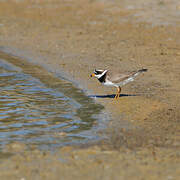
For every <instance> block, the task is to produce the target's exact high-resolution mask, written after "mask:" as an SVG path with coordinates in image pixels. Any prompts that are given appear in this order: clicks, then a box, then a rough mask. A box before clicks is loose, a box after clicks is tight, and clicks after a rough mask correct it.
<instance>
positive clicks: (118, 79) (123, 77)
mask: <svg viewBox="0 0 180 180" xmlns="http://www.w3.org/2000/svg"><path fill="white" fill-rule="evenodd" d="M136 73H137V71H133V72H130V73H126V74H116V75H112V76H109V75H108V74H107V79H108V80H110V81H111V82H113V83H120V82H122V81H124V80H126V79H128V78H130V77H132V76H134V75H135V74H136Z"/></svg>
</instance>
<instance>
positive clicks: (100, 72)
mask: <svg viewBox="0 0 180 180" xmlns="http://www.w3.org/2000/svg"><path fill="white" fill-rule="evenodd" d="M106 72H107V70H100V69H98V70H96V69H95V70H94V72H93V73H92V74H91V75H90V77H96V78H97V79H99V78H100V77H102V76H103V75H104V74H105V73H106Z"/></svg>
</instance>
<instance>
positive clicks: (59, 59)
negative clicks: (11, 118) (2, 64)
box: [0, 0, 180, 179]
mask: <svg viewBox="0 0 180 180" xmlns="http://www.w3.org/2000/svg"><path fill="white" fill-rule="evenodd" d="M171 2H172V1H171ZM171 2H170V1H168V0H166V1H157V2H156V3H155V2H153V3H152V2H151V1H150V0H147V1H146V3H144V2H143V3H142V0H137V1H135V2H133V3H132V2H131V1H129V0H126V1H125V0H124V1H106V0H105V1H96V0H95V1H87V0H80V1H78V2H77V1H75V0H72V1H57V0H55V1H51V2H50V1H48V0H47V1H43V2H41V1H35V2H33V1H32V2H28V3H27V2H24V1H22V2H21V1H6V2H0V46H1V50H2V51H6V52H9V53H11V54H14V55H17V56H20V57H24V58H25V59H30V60H31V61H32V62H33V63H37V64H39V65H42V66H44V67H47V68H49V70H50V71H54V72H56V73H57V72H60V73H62V72H63V73H62V74H63V75H65V76H67V77H68V78H69V79H71V80H73V81H76V84H78V86H79V87H82V88H84V89H85V90H87V91H86V93H87V94H88V95H100V96H105V95H111V94H114V93H115V91H116V90H115V89H113V88H107V87H103V86H101V85H100V84H99V83H98V82H97V81H96V80H94V79H90V77H89V74H90V73H91V72H92V71H93V69H94V68H107V69H111V70H113V71H122V72H124V71H131V70H136V69H140V68H142V67H144V68H148V72H147V73H145V74H144V75H141V76H139V77H138V78H137V79H136V81H134V82H133V83H131V84H129V85H127V86H125V87H123V89H122V96H121V97H120V98H119V100H118V101H115V100H113V99H112V98H97V99H96V100H97V101H98V102H100V103H102V104H103V105H104V106H105V109H106V111H107V112H108V113H109V114H110V115H111V120H110V122H109V123H108V127H107V129H106V130H105V131H103V132H99V133H100V135H101V134H102V135H106V136H107V138H106V139H105V140H104V141H101V142H98V143H95V144H90V145H88V144H87V145H83V146H80V147H64V148H62V149H60V150H59V151H57V152H56V153H55V154H50V153H48V152H41V151H38V150H37V149H34V150H32V151H31V152H26V151H24V149H25V147H24V145H23V144H20V143H12V145H10V146H8V147H7V148H6V149H5V150H4V152H3V154H2V157H6V158H4V159H3V160H2V161H3V163H1V165H0V169H1V171H0V179H50V178H51V179H74V178H76V179H84V178H86V179H147V178H148V179H178V178H179V177H180V169H179V165H180V154H179V151H180V136H179V131H180V112H179V107H180V102H179V98H180V85H179V81H180V71H179V69H180V38H179V33H180V21H179V18H180V15H179V11H180V3H179V1H176V0H174V1H173V3H171ZM126 95H136V96H126ZM12 151H13V152H17V155H15V156H12V157H9V158H7V157H8V156H9V154H10V153H11V152H12Z"/></svg>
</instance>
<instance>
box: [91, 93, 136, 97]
mask: <svg viewBox="0 0 180 180" xmlns="http://www.w3.org/2000/svg"><path fill="white" fill-rule="evenodd" d="M115 96H116V94H109V95H89V96H88V97H90V98H115ZM127 96H138V95H136V94H120V96H119V97H127Z"/></svg>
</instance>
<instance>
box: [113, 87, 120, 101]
mask: <svg viewBox="0 0 180 180" xmlns="http://www.w3.org/2000/svg"><path fill="white" fill-rule="evenodd" d="M117 90H118V91H117V94H116V96H115V97H114V98H115V99H118V98H119V96H120V93H121V87H120V86H119V87H118V88H117Z"/></svg>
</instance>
